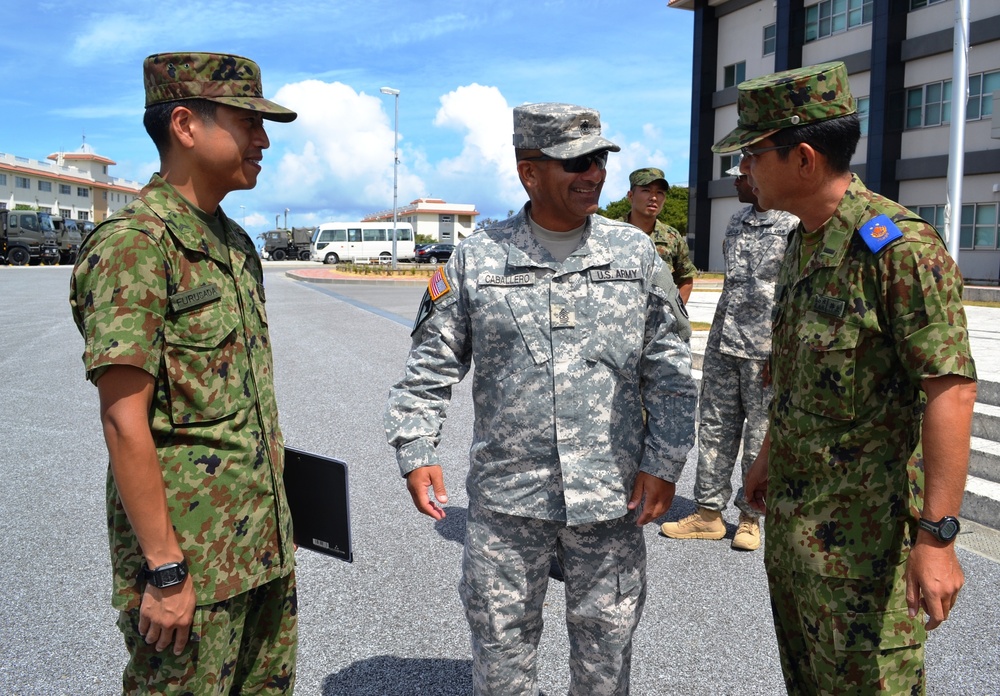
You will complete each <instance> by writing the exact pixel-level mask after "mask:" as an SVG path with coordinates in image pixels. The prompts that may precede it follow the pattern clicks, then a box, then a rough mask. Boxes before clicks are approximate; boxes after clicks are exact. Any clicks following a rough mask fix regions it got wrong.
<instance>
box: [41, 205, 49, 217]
mask: <svg viewBox="0 0 1000 696" xmlns="http://www.w3.org/2000/svg"><path fill="white" fill-rule="evenodd" d="M38 212H40V213H48V214H50V215H51V214H52V208H51V206H47V205H40V206H38Z"/></svg>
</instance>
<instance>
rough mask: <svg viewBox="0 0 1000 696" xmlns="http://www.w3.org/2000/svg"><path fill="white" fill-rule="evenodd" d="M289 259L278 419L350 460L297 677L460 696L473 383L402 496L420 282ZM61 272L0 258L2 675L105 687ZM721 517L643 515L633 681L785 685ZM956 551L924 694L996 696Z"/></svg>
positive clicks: (270, 283) (91, 404)
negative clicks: (345, 512)
mask: <svg viewBox="0 0 1000 696" xmlns="http://www.w3.org/2000/svg"><path fill="white" fill-rule="evenodd" d="M286 270H287V267H286V266H279V265H268V268H267V282H266V287H267V298H268V304H267V311H268V318H269V324H270V330H271V337H272V343H273V346H274V355H275V381H276V385H277V390H278V404H279V409H280V411H281V424H282V428H283V430H284V433H285V439H286V441H287V442H288V444H289V445H293V446H296V447H300V448H302V449H306V450H310V451H313V452H317V453H322V454H328V455H331V456H336V457H339V458H341V459H344V460H346V461H347V462H348V463H349V465H350V484H351V504H352V523H353V533H354V534H353V536H354V547H355V548H354V551H355V561H354V563H353V564H348V563H344V562H342V561H338V560H335V559H331V558H328V557H325V556H321V555H318V554H315V553H311V552H308V551H304V550H303V551H300V552H299V553H298V558H297V561H298V571H297V572H298V581H299V598H300V604H299V621H300V636H299V641H300V647H299V660H298V681H297V687H296V693H297V694H322V695H323V696H333V695H341V694H343V695H349V696H350V695H355V696H376V695H378V696H385V695H391V696H411V695H412V696H416V695H418V694H419V695H421V696H435V695H437V696H451V695H456V696H457V695H459V694H468V693H470V692H471V662H470V647H469V638H468V627H467V625H466V622H465V618H464V616H463V613H462V609H461V604H460V602H459V599H458V593H457V585H458V579H459V574H460V561H461V544H462V537H463V533H464V525H465V510H466V502H467V496H466V494H465V491H464V477H465V474H466V471H467V467H468V464H467V462H468V449H469V446H470V443H471V429H472V399H471V394H470V388H469V387H470V385H469V382H470V381H471V380H468V379H467V380H466V381H465V382H464V383H463V384H461V385H459V386H458V387H456V388H455V390H454V394H453V399H452V405H451V409H450V412H449V418H448V421H447V423H446V426H445V431H444V438H443V442H442V444H441V448H440V452H441V456H442V461H443V464H444V466H445V480H446V485H447V486H448V491H449V494H450V501H449V503H448V505H447V507H446V510H447V513H448V516H447V517H446V518H445V519H444V520H442V521H440V522H434V521H432V520H430V519H429V518H427V517H423V516H421V515H419V514H418V513H417V512H416V511H415V510H414V509H413V507H412V503H411V502H410V499H409V496H408V494H407V492H406V489H405V486H404V484H403V481H402V479H401V478H400V476H399V473H398V469H397V468H396V464H395V462H394V458H393V456H392V452H391V450H390V449H389V447H388V446H387V445H386V444H385V438H384V434H383V430H382V420H381V415H382V411H383V409H384V406H385V398H386V394H387V392H388V389H389V386H390V385H391V384H392V383H393V382H394V381H396V380H397V379H398V378H399V376H401V374H402V369H403V363H404V360H405V357H406V354H407V351H408V349H409V343H410V339H409V332H410V325H411V323H412V317H413V315H414V314H415V311H416V308H417V304H418V303H419V300H420V295H421V293H422V288H421V287H419V286H416V285H396V286H391V287H386V285H385V284H379V285H373V284H365V285H357V284H354V285H336V286H335V285H318V284H310V283H303V282H301V281H298V280H295V279H292V278H289V277H288V276H287V275H286V274H285V271H286ZM68 280H69V269H67V268H64V267H53V268H0V297H2V298H3V302H2V303H0V369H2V374H3V375H4V378H5V379H4V380H3V388H2V390H0V412H2V413H3V420H2V423H3V428H2V431H0V432H2V435H0V476H2V480H3V481H4V483H5V484H6V485H5V486H3V487H2V488H0V558H2V559H3V562H2V563H0V587H2V588H3V590H2V592H3V601H0V694H39V695H45V696H48V695H51V694H112V693H117V692H119V691H120V673H121V669H122V667H123V665H124V662H125V659H126V656H125V650H124V648H123V646H122V641H121V637H120V635H119V634H118V631H117V628H116V627H115V623H114V621H115V615H114V612H113V611H112V610H111V607H110V585H111V582H110V565H109V562H108V550H107V534H106V528H105V513H104V482H105V472H106V467H107V464H106V462H107V454H106V450H105V448H104V444H103V439H102V435H101V430H100V426H99V422H98V403H97V392H96V389H94V388H93V387H92V386H91V385H90V384H89V383H87V382H86V381H85V380H84V379H83V368H82V363H81V361H80V354H81V352H82V347H83V344H82V339H81V338H80V336H79V334H78V333H77V331H76V328H75V326H74V325H73V322H72V319H71V317H70V313H69V307H68V303H67V296H68ZM699 299H700V298H698V297H697V294H696V297H695V298H694V300H695V301H693V302H692V303H691V311H692V316H693V317H694V318H696V319H698V320H702V321H710V320H711V317H710V316H709V318H708V319H699V318H698V316H696V314H695V313H696V312H697V311H701V310H699V309H697V307H698V304H699ZM701 299H704V298H701ZM974 350H975V347H974ZM978 358H979V356H978V355H977V359H978ZM693 480H694V463H693V458H691V459H689V463H688V467H687V468H686V470H685V472H684V475H683V477H682V479H681V480H680V482H679V483H678V497H677V498H676V499H675V503H674V506H673V508H672V509H671V511H670V512H669V513H668V514H667V515H666V516H665V517H664V518H663V519H664V520H666V519H678V518H680V517H683V516H685V515H687V514H689V513H690V512H691V511H692V510H693V509H694V504H693V502H692V501H691V499H690V496H691V491H692V488H693ZM724 516H725V519H726V520H727V522H728V523H729V528H730V529H729V536H728V538H727V539H726V540H723V541H718V542H713V541H677V540H669V539H666V538H664V537H662V536H660V534H659V533H658V524H650V525H648V526H647V527H646V529H645V533H646V542H647V546H648V550H649V597H648V600H647V604H646V610H645V614H644V617H643V620H642V623H641V624H640V627H639V630H638V632H637V634H636V639H635V649H634V658H633V670H632V693H633V694H636V695H637V696H646V695H653V694H657V695H664V694H666V695H670V694H683V695H685V696H687V695H695V696H697V695H700V694H705V695H706V696H707V695H712V696H715V695H726V694H733V695H736V694H776V693H781V692H782V684H781V676H780V667H779V665H778V659H777V648H776V644H775V640H774V635H773V630H772V627H771V622H770V612H769V608H768V599H767V588H766V583H765V578H764V569H763V564H762V559H763V555H762V553H761V552H759V551H758V552H753V553H741V552H736V551H732V550H731V549H730V548H729V541H730V540H731V537H732V534H733V532H734V531H735V520H736V517H737V513H736V511H735V510H733V509H731V508H730V509H728V510H726V512H725V513H724ZM660 521H663V520H660ZM765 529H766V527H765ZM765 535H766V531H765ZM958 553H959V558H960V559H961V561H962V564H963V567H964V570H965V573H966V579H967V584H966V587H965V589H964V590H963V591H962V595H961V597H960V598H959V603H958V605H957V607H956V608H955V610H954V611H953V612H952V616H951V618H950V619H949V620H948V621H947V622H946V623H945V624H944V625H942V626H941V627H940V628H938V629H936V630H935V631H934V632H933V633H932V635H931V638H930V640H929V641H928V643H927V666H928V674H929V681H928V694H931V695H932V696H933V695H938V694H940V695H952V694H954V695H955V696H959V695H961V696H968V695H972V696H977V695H982V696H986V695H996V694H998V693H1000V636H998V633H997V626H998V625H1000V609H998V606H997V602H996V588H997V587H1000V564H998V563H997V562H996V561H993V560H991V559H988V558H986V557H983V556H981V555H978V554H976V553H972V552H970V551H967V550H965V549H963V548H960V549H959V552H958ZM564 607H565V604H564V599H563V595H562V586H561V585H560V584H558V583H552V584H551V585H550V588H549V593H548V598H547V607H546V614H545V618H546V629H545V631H544V633H543V635H542V640H541V646H540V660H539V666H538V669H539V683H540V686H541V689H542V692H543V693H544V694H547V695H548V696H554V695H556V694H564V693H566V688H567V685H568V681H569V675H568V669H567V655H568V643H567V640H566V634H565V624H564Z"/></svg>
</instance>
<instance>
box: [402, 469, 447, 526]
mask: <svg viewBox="0 0 1000 696" xmlns="http://www.w3.org/2000/svg"><path fill="white" fill-rule="evenodd" d="M406 488H407V489H408V490H409V491H410V497H411V498H413V504H414V505H416V506H417V510H419V511H420V512H422V513H424V514H425V515H427V516H428V517H433V518H434V519H436V520H443V519H444V517H445V512H444V510H443V509H442V508H441V506H440V505H438V502H441V503H445V504H446V503H447V502H448V491H446V490H445V488H444V474H443V473H442V472H441V467H439V466H422V467H420V468H417V469H414V470H413V471H411V472H410V473H409V474H407V476H406ZM431 490H433V491H434V495H433V497H432V496H431V495H430V491H431Z"/></svg>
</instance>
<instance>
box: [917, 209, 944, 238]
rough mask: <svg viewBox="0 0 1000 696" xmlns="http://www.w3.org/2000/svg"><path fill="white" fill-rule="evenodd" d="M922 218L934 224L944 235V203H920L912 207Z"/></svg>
mask: <svg viewBox="0 0 1000 696" xmlns="http://www.w3.org/2000/svg"><path fill="white" fill-rule="evenodd" d="M912 210H915V211H916V212H917V215H919V216H920V217H921V218H923V219H924V220H926V221H927V222H929V223H931V224H932V225H934V227H935V228H936V229H937V231H938V232H940V233H941V236H942V237H943V236H944V232H945V230H944V206H943V205H920V206H917V207H915V208H912Z"/></svg>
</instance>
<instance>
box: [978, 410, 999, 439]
mask: <svg viewBox="0 0 1000 696" xmlns="http://www.w3.org/2000/svg"><path fill="white" fill-rule="evenodd" d="M972 435H973V437H981V438H983V439H984V440H992V441H993V442H1000V406H994V405H992V404H984V403H980V402H979V401H976V410H975V413H974V414H973V417H972Z"/></svg>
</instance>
